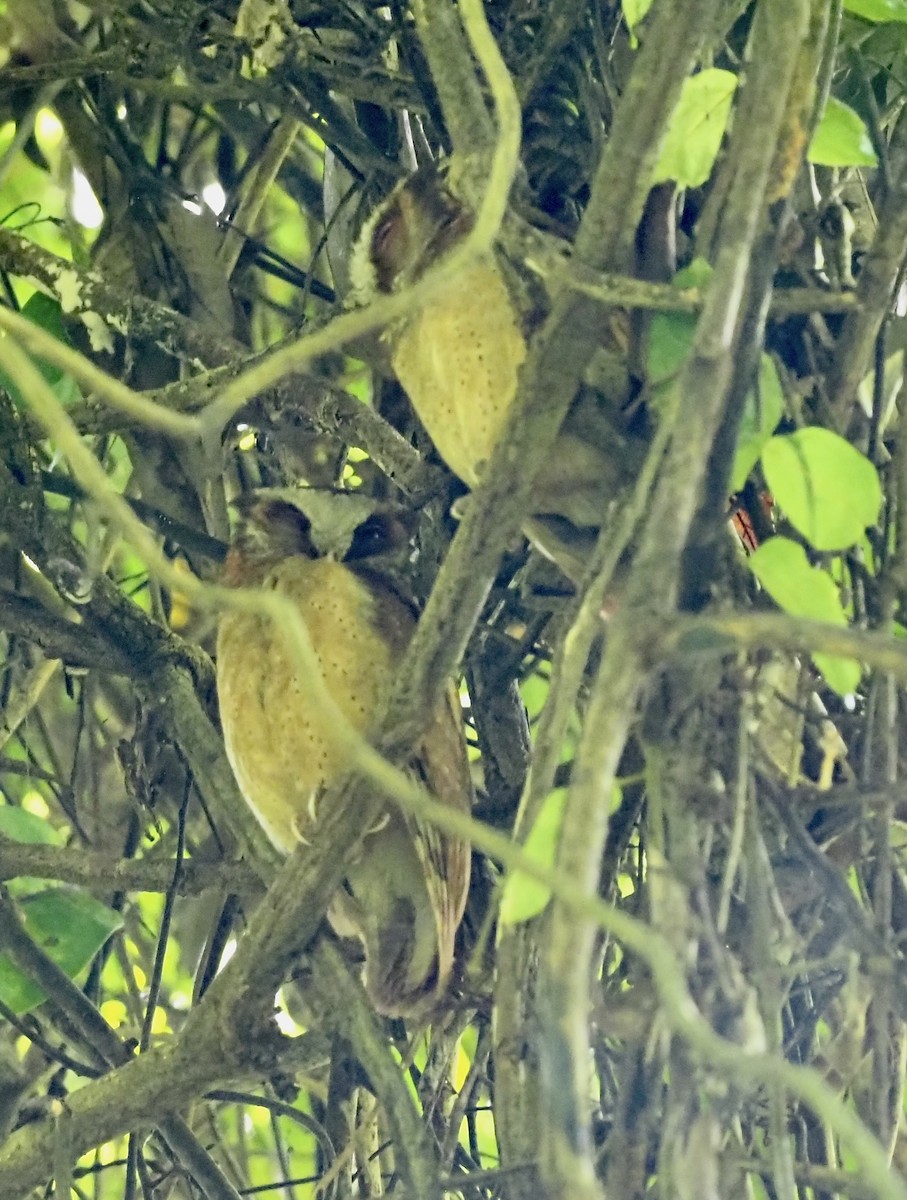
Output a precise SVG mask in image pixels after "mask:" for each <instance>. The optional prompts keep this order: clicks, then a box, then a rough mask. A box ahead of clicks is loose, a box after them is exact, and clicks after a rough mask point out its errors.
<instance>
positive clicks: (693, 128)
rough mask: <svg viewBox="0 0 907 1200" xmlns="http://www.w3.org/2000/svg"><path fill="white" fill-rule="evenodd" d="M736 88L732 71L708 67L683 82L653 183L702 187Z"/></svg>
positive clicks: (716, 149) (725, 123)
mask: <svg viewBox="0 0 907 1200" xmlns="http://www.w3.org/2000/svg"><path fill="white" fill-rule="evenodd" d="M736 90H737V76H736V75H735V74H734V73H733V72H732V71H722V70H719V69H718V68H717V67H708V68H707V69H706V70H704V71H700V72H699V74H698V75H694V76H693V77H692V79H688V80H687V81H686V83H684V85H683V91H682V92H681V95H680V101H679V103H678V105H677V108H676V109H675V110H674V115H673V116H672V117H671V121H670V124H669V125H668V133H667V137H666V138H665V141H664V144H663V145H662V148H661V154H660V156H659V159H658V164H657V166H656V167H655V174H654V176H653V179H652V182H653V183H663V182H664V181H665V180H668V179H673V180H676V182H677V183H679V184H680V185H681V186H682V187H699V186H700V185H701V184H703V183H705V181H706V180H707V179H708V177H709V175H710V174H711V171H712V167H713V165H714V163H715V159H716V158H717V156H718V150H719V148H720V146H721V139H722V138H723V137H724V131H725V129H726V128H727V122H728V116H729V115H730V111H731V102H732V101H733V99H734V93H735V92H736Z"/></svg>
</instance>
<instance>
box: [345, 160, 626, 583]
mask: <svg viewBox="0 0 907 1200" xmlns="http://www.w3.org/2000/svg"><path fill="white" fill-rule="evenodd" d="M471 226H472V215H471V213H470V212H469V211H468V209H467V208H465V207H464V205H463V204H462V202H461V201H460V200H458V199H457V198H456V197H455V196H454V194H453V193H452V191H451V190H450V188H449V186H448V184H447V180H446V175H445V173H444V171H443V170H442V169H438V168H437V167H435V166H430V167H424V168H422V169H420V170H419V171H417V172H416V173H415V174H414V175H411V176H410V177H409V178H408V179H406V180H404V181H403V182H402V183H401V184H399V185H398V186H397V187H396V188H395V189H394V190H393V191H392V192H391V193H390V195H389V196H387V198H386V199H385V200H384V201H383V203H382V204H380V205H379V207H378V208H377V210H376V211H375V212H374V213H373V214H372V215H371V217H370V218H369V219H368V221H367V222H366V223H365V225H364V226H363V229H362V231H361V233H360V235H359V238H358V240H357V243H356V247H355V251H354V254H353V257H352V262H351V275H352V282H353V287H354V292H353V301H354V303H359V304H364V303H367V302H368V301H369V300H372V299H374V297H375V296H377V295H380V294H382V293H384V294H387V293H390V292H394V291H398V290H400V289H402V288H405V287H407V286H408V285H410V284H412V283H414V282H416V281H417V280H418V279H419V278H420V277H421V276H422V275H423V273H424V272H425V271H426V270H427V269H428V268H429V267H430V266H431V265H432V264H433V263H434V262H436V261H437V260H438V259H439V258H440V257H442V256H443V255H444V254H445V253H446V252H447V251H448V250H450V249H451V248H452V247H453V246H455V245H456V244H457V242H458V241H460V240H461V239H462V238H463V237H464V236H465V235H466V234H467V233H468V232H469V230H470V228H471ZM538 317H539V313H538V311H535V312H532V313H530V314H528V316H527V317H526V318H525V319H524V316H523V314H522V313H521V311H520V310H519V309H518V307H517V305H516V304H515V303H514V299H513V297H512V295H511V291H510V288H509V287H508V279H505V274H504V271H503V270H502V266H501V263H500V262H499V260H498V259H497V258H496V257H495V255H494V254H490V255H488V256H486V257H485V258H483V259H481V260H480V261H478V262H476V263H473V264H472V265H470V266H468V267H466V268H465V269H464V270H462V271H461V272H459V273H458V274H457V275H456V276H455V277H454V278H453V279H451V280H449V281H447V282H445V283H444V284H443V285H442V286H441V287H440V289H439V290H438V291H437V292H433V293H432V295H431V296H430V297H429V298H428V299H427V300H426V301H425V302H424V303H423V304H422V305H420V306H419V307H418V308H417V309H416V310H415V311H414V312H413V313H411V314H410V315H408V316H407V317H405V318H403V319H402V320H401V321H399V322H397V323H396V324H395V325H394V326H392V327H391V328H390V329H388V330H387V331H386V333H385V340H386V341H387V343H388V345H389V348H390V355H391V365H392V367H393V370H394V373H395V375H396V376H397V378H398V379H399V381H400V383H401V384H402V386H403V388H404V390H405V391H406V393H407V395H408V396H409V398H410V401H411V402H412V405H413V408H414V409H415V410H416V412H417V414H418V416H419V418H420V420H421V421H422V423H423V425H424V426H425V428H426V429H427V430H428V433H429V435H430V436H431V438H432V441H433V442H434V444H435V446H436V448H437V450H438V453H439V454H440V455H441V457H442V458H443V459H444V461H445V462H446V463H447V465H448V466H449V467H450V469H451V470H452V471H453V472H454V473H455V474H456V475H458V476H459V477H460V479H462V480H463V482H464V483H466V484H467V485H468V486H469V487H475V486H476V484H477V483H478V482H479V479H480V477H481V474H482V469H483V466H484V464H485V463H486V462H487V461H488V459H489V457H490V455H491V452H492V450H493V449H494V446H495V444H496V442H497V441H498V439H499V437H500V436H501V432H502V430H503V427H504V424H505V421H506V419H507V415H508V412H509V410H510V407H511V405H512V404H513V401H514V399H515V397H516V392H517V384H518V379H519V370H520V367H521V365H522V363H523V362H524V360H525V358H526V353H527V343H526V338H525V336H524V330H525V328H526V327H527V326H528V325H530V324H531V323H532V322H534V321H537V320H538ZM605 332H606V331H605V330H603V340H605ZM621 437H622V435H621V434H620V432H619V430H618V429H617V428H616V427H615V424H614V422H613V421H612V419H611V417H610V416H608V415H607V414H604V413H603V412H602V411H600V409H599V407H598V405H597V404H596V403H595V402H594V401H592V402H589V400H588V396H583V395H580V397H578V398H577V399H575V401H574V405H573V408H572V409H571V412H570V414H569V415H568V417H567V419H566V421H565V423H564V425H563V427H562V429H561V433H560V435H559V437H558V440H557V442H556V443H555V445H554V447H553V449H552V452H551V454H550V455H549V457H548V459H547V460H546V462H545V463H544V464H543V466H542V468H541V470H540V472H539V473H538V475H537V476H536V478H535V481H534V486H533V496H532V508H531V516H530V518H529V519H528V520H527V523H526V525H525V532H526V534H527V536H528V537H529V538H530V539H531V540H532V541H533V542H534V543H535V544H536V545H537V546H538V547H539V549H541V550H542V551H543V553H545V554H547V555H548V556H549V557H551V558H553V559H555V561H557V563H558V564H559V565H560V567H561V568H562V570H564V572H565V573H566V574H567V575H568V576H569V577H570V578H572V579H575V580H579V579H580V578H581V577H582V575H583V572H584V570H585V566H586V562H587V560H588V555H589V550H590V548H591V545H592V544H593V543H594V540H595V537H596V535H597V533H598V529H599V527H600V526H601V525H602V523H603V521H604V520H605V515H606V512H607V508H608V504H609V503H610V500H611V498H612V497H613V496H614V495H615V494H616V493H617V491H618V489H619V487H620V485H621V482H622V476H623V475H624V474H625V473H626V472H627V468H628V463H629V461H630V456H629V455H628V454H627V453H625V452H624V451H623V448H622V447H621V446H620V442H619V440H618V439H620V438H621ZM633 457H634V458H636V457H637V456H636V455H634V456H633Z"/></svg>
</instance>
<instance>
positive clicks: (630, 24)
mask: <svg viewBox="0 0 907 1200" xmlns="http://www.w3.org/2000/svg"><path fill="white" fill-rule="evenodd" d="M620 7H621V10H622V11H623V14H624V20H625V21H626V22H627V28H628V29H630V31H631V32H632V30H633V29H635V28H636V26H637V25H638V24H639V22H640V21H641V20H642V19H643V17H644V16H645V15H646V13H647V12H648V11H649V9H650V8H651V7H652V0H621V5H620Z"/></svg>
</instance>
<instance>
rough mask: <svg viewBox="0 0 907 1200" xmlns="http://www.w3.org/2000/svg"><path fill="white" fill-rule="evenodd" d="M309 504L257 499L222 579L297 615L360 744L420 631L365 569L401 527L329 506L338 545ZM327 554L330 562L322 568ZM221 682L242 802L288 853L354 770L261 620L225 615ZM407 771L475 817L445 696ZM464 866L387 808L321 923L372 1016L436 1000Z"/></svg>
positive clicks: (458, 910) (284, 496) (425, 1007)
mask: <svg viewBox="0 0 907 1200" xmlns="http://www.w3.org/2000/svg"><path fill="white" fill-rule="evenodd" d="M304 496H305V493H302V492H299V491H296V492H290V491H287V492H265V493H258V494H257V496H256V498H254V499H253V500H252V501H251V503H249V504H247V505H246V506H245V507H246V516H245V520H244V522H243V524H242V526H241V528H240V532H239V534H238V536H237V538H236V539H235V541H234V544H233V546H232V547H231V549H230V552H229V555H228V558H227V564H226V567H225V572H224V580H225V582H226V583H227V584H228V585H230V586H239V585H243V586H252V587H254V586H260V587H263V588H269V589H273V590H275V591H277V592H279V593H281V594H282V595H284V596H286V597H287V598H288V599H289V600H291V601H292V602H294V603H295V604H297V605H298V607H299V611H300V613H301V615H302V617H303V619H304V620H305V623H306V626H307V627H308V630H309V634H310V636H311V638H312V643H313V645H314V648H315V651H316V654H317V656H318V659H319V662H320V664H321V669H322V672H323V675H324V679H325V682H326V684H327V686H328V688H329V689H330V691H331V693H332V694H333V697H334V699H335V701H336V702H337V704H338V706H339V707H340V709H341V710H342V712H343V713H344V715H345V716H346V717H347V719H348V720H349V721H350V722H351V723H352V725H353V726H354V727H355V728H356V729H357V730H359V731H360V732H361V733H363V734H367V733H368V732H369V731H370V730H371V729H372V726H373V723H374V716H375V714H376V713H377V712H379V711H380V710H381V707H382V705H383V702H384V700H385V697H386V695H387V693H388V691H389V689H390V687H391V685H392V682H393V678H394V673H395V670H396V668H397V665H398V664H399V662H400V659H401V658H402V655H403V652H404V650H405V648H406V645H407V643H408V641H409V639H410V637H411V636H412V632H413V629H414V628H415V623H416V617H415V614H414V612H413V610H412V609H411V607H410V606H409V605H408V604H407V603H406V602H405V601H404V600H402V599H401V598H400V596H399V595H398V594H397V592H396V591H395V590H394V589H393V587H392V586H391V585H390V584H389V582H388V581H387V580H386V579H385V578H384V577H383V576H382V575H381V573H380V572H379V571H377V570H375V569H374V566H372V565H367V560H368V559H369V558H370V557H371V556H372V555H373V554H374V553H375V552H376V551H380V550H381V549H382V544H383V543H384V542H386V541H387V539H388V537H389V536H392V534H393V530H392V527H391V523H390V522H388V519H387V518H386V517H384V516H383V515H382V514H373V515H372V516H369V517H366V518H365V519H362V512H361V510H360V511H358V512H357V511H356V510H355V508H354V505H353V504H344V501H353V502H357V503H359V504H362V503H363V501H362V499H361V498H360V497H346V496H339V497H331V498H330V499H332V500H337V501H339V502H340V508H341V511H342V510H343V509H346V510H347V513H346V515H345V516H344V517H343V518H342V519H341V520H340V522H339V525H338V523H337V522H336V521H335V522H333V528H332V532H333V533H334V534H337V533H338V530H339V539H336V538H335V541H336V542H337V544H336V545H335V546H333V547H329V545H328V543H327V542H326V541H325V540H321V541H319V540H318V539H317V538H316V537H315V534H314V530H313V521H312V520H311V519H310V518H309V517H308V516H307V515H306V514H305V513H304V512H303V511H302V510H301V508H300V507H298V506H297V505H298V503H300V502H301V499H300V498H301V497H304ZM321 499H322V500H323V499H324V497H321ZM351 508H352V509H353V512H352V515H350V512H349V510H350V509H351ZM357 520H358V524H355V522H356V521H357ZM329 548H330V549H331V550H332V553H333V555H334V557H320V556H319V555H320V554H321V553H323V552H324V551H325V550H327V549H329ZM344 558H345V559H346V561H342V560H343V559H344ZM217 678H218V693H219V698H220V711H221V721H222V724H223V728H224V738H225V742H226V747H227V754H228V757H229V759H230V763H231V765H232V767H233V771H234V774H235V775H236V779H237V782H238V783H239V786H240V790H241V791H242V793H243V795H244V797H245V799H246V801H247V803H248V804H249V806H250V807H251V808H252V810H253V812H254V813H255V815H256V816H257V818H258V820H259V821H260V823H261V825H262V826H263V828H264V830H265V832H266V833H267V834H268V836H269V838H270V839H271V841H272V842H273V843H274V845H275V846H276V847H277V848H278V849H279V850H281V851H282V852H283V853H289V852H290V850H291V849H292V848H293V847H294V845H295V844H296V843H297V841H299V840H302V841H307V840H308V839H309V837H310V835H311V833H312V830H313V829H314V827H315V826H316V825H317V821H318V806H319V802H320V797H321V793H322V792H323V791H324V790H325V789H326V788H328V787H330V785H331V784H332V783H334V782H336V781H337V780H339V779H340V778H341V777H342V776H343V775H344V774H345V771H346V768H347V763H346V762H345V761H344V759H343V756H342V753H341V752H339V751H338V750H337V748H336V746H335V745H334V743H333V742H332V741H331V739H330V737H329V736H328V732H327V731H326V729H325V726H324V720H323V718H322V716H321V714H320V713H319V712H318V711H317V709H316V708H315V707H314V706H313V705H312V702H311V699H310V696H309V695H308V693H307V691H306V688H305V683H304V680H300V678H299V677H298V672H297V669H296V664H295V661H294V658H293V655H292V651H291V650H290V647H289V645H288V644H287V642H286V639H285V638H284V636H283V635H282V634H281V632H280V630H279V629H278V628H277V627H276V626H275V624H274V623H273V622H272V621H271V620H269V619H268V618H266V617H259V616H256V615H253V614H248V613H238V612H233V613H227V614H225V615H224V617H223V618H222V619H221V623H220V629H219V632H218V641H217ZM409 769H410V770H412V771H413V772H414V774H416V775H417V777H418V778H419V779H420V780H421V781H422V782H423V783H424V784H425V786H426V787H427V788H428V789H429V790H430V791H431V792H432V793H433V794H434V795H435V796H436V797H437V798H438V799H440V800H442V801H444V802H445V803H448V804H451V805H454V806H456V807H459V808H462V809H464V810H468V809H469V807H470V803H471V797H472V787H471V782H470V777H469V766H468V762H467V759H466V750H465V742H464V739H463V733H462V726H461V719H460V714H459V705H458V704H457V703H456V696H455V695H454V694H453V693H452V692H451V693H450V694H448V695H445V697H444V698H443V700H442V702H441V703H440V704H439V705H438V707H437V709H436V711H435V712H434V713H433V714H432V716H431V719H430V722H429V724H428V728H427V730H426V733H425V736H424V738H423V740H422V743H421V744H420V746H419V747H418V750H417V752H416V754H415V755H414V757H413V760H412V762H411V763H410V764H409ZM469 863H470V853H469V846H468V845H467V844H466V843H464V842H461V841H459V840H457V839H451V838H446V837H443V836H442V835H441V834H440V833H438V832H437V831H436V830H434V829H432V828H429V827H427V826H423V825H422V824H421V823H419V822H415V821H412V820H411V819H410V818H408V817H406V816H405V815H404V814H403V813H401V812H400V811H399V810H397V809H396V808H393V807H389V808H388V810H387V811H386V812H385V814H384V815H383V817H382V819H381V821H380V822H379V823H378V824H377V825H376V826H375V828H374V829H373V830H372V831H370V832H369V833H368V835H367V836H366V839H365V841H364V843H363V844H362V847H361V849H360V851H359V852H358V854H357V857H356V858H355V860H354V861H353V862H352V863H351V864H350V868H349V873H348V875H347V878H346V880H345V883H344V886H343V888H341V889H340V890H339V891H338V893H337V894H336V895H335V897H334V898H333V900H332V902H331V905H330V908H329V911H328V917H329V919H330V921H331V924H332V925H333V926H334V928H335V930H336V931H337V932H338V933H339V934H340V935H341V936H357V937H358V938H360V940H361V941H362V943H363V945H364V947H365V955H366V966H365V979H366V986H367V988H368V991H369V994H370V996H371V998H372V1001H373V1003H374V1005H375V1007H376V1009H377V1010H378V1011H379V1012H383V1013H386V1014H389V1015H413V1014H418V1013H424V1012H427V1011H429V1010H430V1009H431V1007H432V1006H433V1005H434V1004H435V1003H436V1001H437V999H438V998H439V996H440V995H441V993H442V992H443V990H444V988H445V987H446V985H447V983H448V980H449V977H450V972H451V968H452V964H453V951H454V938H455V935H456V931H457V928H458V926H459V923H460V920H461V918H462V915H463V909H464V906H465V903H466V894H467V890H468V886H469Z"/></svg>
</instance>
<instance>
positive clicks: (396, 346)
mask: <svg viewBox="0 0 907 1200" xmlns="http://www.w3.org/2000/svg"><path fill="white" fill-rule="evenodd" d="M471 225H472V215H471V214H470V213H469V212H468V211H467V210H466V209H465V208H464V207H463V205H462V204H461V203H460V202H459V201H458V200H457V199H456V198H455V197H454V196H453V195H452V193H451V192H450V191H449V190H448V188H447V186H446V184H445V181H444V176H443V174H441V173H440V172H439V171H438V170H436V169H435V168H434V167H430V168H423V169H422V170H420V171H417V172H416V173H415V174H414V175H412V176H410V178H409V179H406V180H404V181H403V183H402V184H400V185H399V186H398V187H397V188H395V189H394V191H392V192H391V193H390V195H389V196H388V197H387V198H386V200H385V201H384V202H383V203H382V204H381V205H380V206H379V207H378V209H377V210H376V211H375V212H374V213H373V214H372V216H371V217H370V218H369V220H368V221H367V222H366V224H365V226H364V227H363V229H362V232H361V233H360V235H359V239H358V241H357V244H356V249H355V253H354V255H353V259H352V262H351V275H352V282H353V287H354V300H355V301H356V302H358V303H365V302H367V301H368V300H370V299H371V298H373V297H374V296H375V295H376V294H378V293H381V292H384V293H389V292H392V291H396V290H398V289H399V288H401V287H405V286H406V285H407V284H409V283H412V282H414V281H415V280H417V279H419V278H420V276H421V275H422V274H423V273H424V272H425V270H426V269H427V268H428V267H430V266H431V265H432V263H434V262H436V261H437V259H438V258H439V257H441V255H443V254H444V253H445V251H447V250H449V249H450V248H451V247H452V246H454V245H455V244H456V243H457V242H458V241H459V240H460V239H461V238H462V237H464V236H465V235H466V233H468V231H469V229H470V227H471ZM388 340H389V342H390V346H391V365H392V366H393V369H394V374H395V375H396V376H397V378H398V379H399V380H400V383H401V384H402V386H403V388H404V390H405V391H406V393H407V395H408V396H409V398H410V400H411V401H412V404H413V407H414V408H415V410H416V412H417V413H418V414H419V419H420V420H421V421H422V423H423V425H424V426H425V428H426V429H427V430H428V433H429V435H430V436H431V439H432V441H433V442H434V444H435V446H436V447H437V450H438V453H439V454H440V455H441V457H442V458H443V459H444V461H445V462H446V463H447V465H448V466H449V467H450V469H451V470H452V471H453V472H454V473H455V474H457V475H459V477H460V478H461V479H462V480H463V482H464V483H466V484H468V485H469V486H470V487H475V486H476V484H477V483H478V481H479V476H480V474H481V468H482V465H483V463H484V462H486V460H487V459H488V457H489V456H490V454H491V451H492V449H493V448H494V445H495V443H496V441H497V440H498V437H499V436H500V433H501V429H502V427H503V424H504V421H505V420H506V417H507V412H508V410H509V408H510V405H511V404H512V402H513V399H514V396H515V395H516V387H517V373H518V371H519V368H520V365H521V364H522V362H523V360H524V359H525V357H526V341H525V338H524V337H523V333H522V330H521V327H520V322H519V320H518V317H517V313H516V311H515V309H514V307H513V305H512V303H511V300H510V295H509V293H508V290H507V286H506V284H505V282H504V279H503V277H502V275H501V272H500V270H499V268H498V265H497V263H496V262H495V260H494V259H493V258H492V257H489V258H487V259H483V260H481V261H479V262H477V263H474V264H473V265H471V266H469V267H467V268H466V269H465V270H464V271H462V272H460V273H459V274H458V275H457V276H456V277H455V278H454V279H452V280H450V281H449V282H447V283H445V284H444V285H443V287H442V288H441V289H440V290H439V291H438V292H436V293H434V294H433V295H432V296H431V298H430V299H429V301H428V302H427V303H426V304H424V305H423V306H422V307H421V308H419V309H417V311H416V312H415V313H413V314H412V315H410V316H409V317H407V318H406V319H405V320H404V321H402V322H401V323H400V324H399V325H397V326H396V327H395V328H393V329H391V330H390V331H389V332H388Z"/></svg>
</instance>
